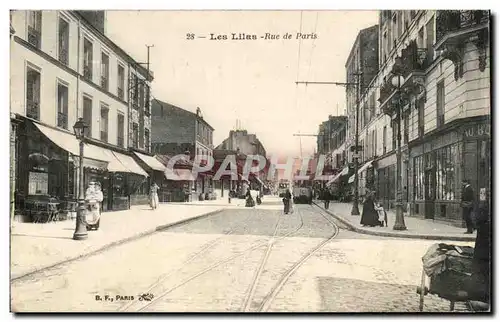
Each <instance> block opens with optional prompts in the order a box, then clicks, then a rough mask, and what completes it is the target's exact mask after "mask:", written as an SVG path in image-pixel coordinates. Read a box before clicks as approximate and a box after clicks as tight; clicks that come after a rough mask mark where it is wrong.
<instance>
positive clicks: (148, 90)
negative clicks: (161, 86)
mask: <svg viewBox="0 0 500 322" xmlns="http://www.w3.org/2000/svg"><path fill="white" fill-rule="evenodd" d="M150 95H151V93H150V88H149V86H148V85H146V104H145V108H144V113H145V114H146V115H148V116H149V115H150V114H151V111H150V105H149V104H150V100H151V97H150Z"/></svg>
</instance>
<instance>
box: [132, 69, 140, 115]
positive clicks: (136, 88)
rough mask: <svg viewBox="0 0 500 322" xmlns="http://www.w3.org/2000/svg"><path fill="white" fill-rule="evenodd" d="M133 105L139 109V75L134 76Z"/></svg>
mask: <svg viewBox="0 0 500 322" xmlns="http://www.w3.org/2000/svg"><path fill="white" fill-rule="evenodd" d="M131 88H132V105H133V107H134V108H135V109H136V110H137V109H139V102H138V101H139V78H138V77H137V75H133V76H132V86H131Z"/></svg>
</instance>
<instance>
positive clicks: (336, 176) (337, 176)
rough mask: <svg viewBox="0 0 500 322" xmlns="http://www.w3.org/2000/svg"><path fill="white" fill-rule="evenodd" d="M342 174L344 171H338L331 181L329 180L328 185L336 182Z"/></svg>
mask: <svg viewBox="0 0 500 322" xmlns="http://www.w3.org/2000/svg"><path fill="white" fill-rule="evenodd" d="M341 176H342V172H339V173H337V174H336V175H335V176H334V177H333V178H332V179H330V181H328V182H327V183H326V185H327V186H328V185H331V184H332V183H334V182H335V181H337V180H338V179H339V178H340V177H341Z"/></svg>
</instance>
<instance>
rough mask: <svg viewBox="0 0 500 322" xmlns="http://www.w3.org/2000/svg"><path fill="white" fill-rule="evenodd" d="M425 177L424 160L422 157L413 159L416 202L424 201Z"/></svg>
mask: <svg viewBox="0 0 500 322" xmlns="http://www.w3.org/2000/svg"><path fill="white" fill-rule="evenodd" d="M424 176H425V169H424V158H423V156H422V155H421V156H418V157H415V158H414V159H413V182H414V187H415V188H414V191H413V196H414V198H415V200H424Z"/></svg>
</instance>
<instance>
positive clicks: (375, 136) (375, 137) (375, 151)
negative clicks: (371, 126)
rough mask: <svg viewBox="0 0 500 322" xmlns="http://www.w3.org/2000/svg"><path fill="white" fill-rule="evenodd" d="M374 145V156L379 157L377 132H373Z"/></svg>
mask: <svg viewBox="0 0 500 322" xmlns="http://www.w3.org/2000/svg"><path fill="white" fill-rule="evenodd" d="M372 143H373V147H372V153H373V155H372V156H376V155H377V131H376V130H373V131H372Z"/></svg>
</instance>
